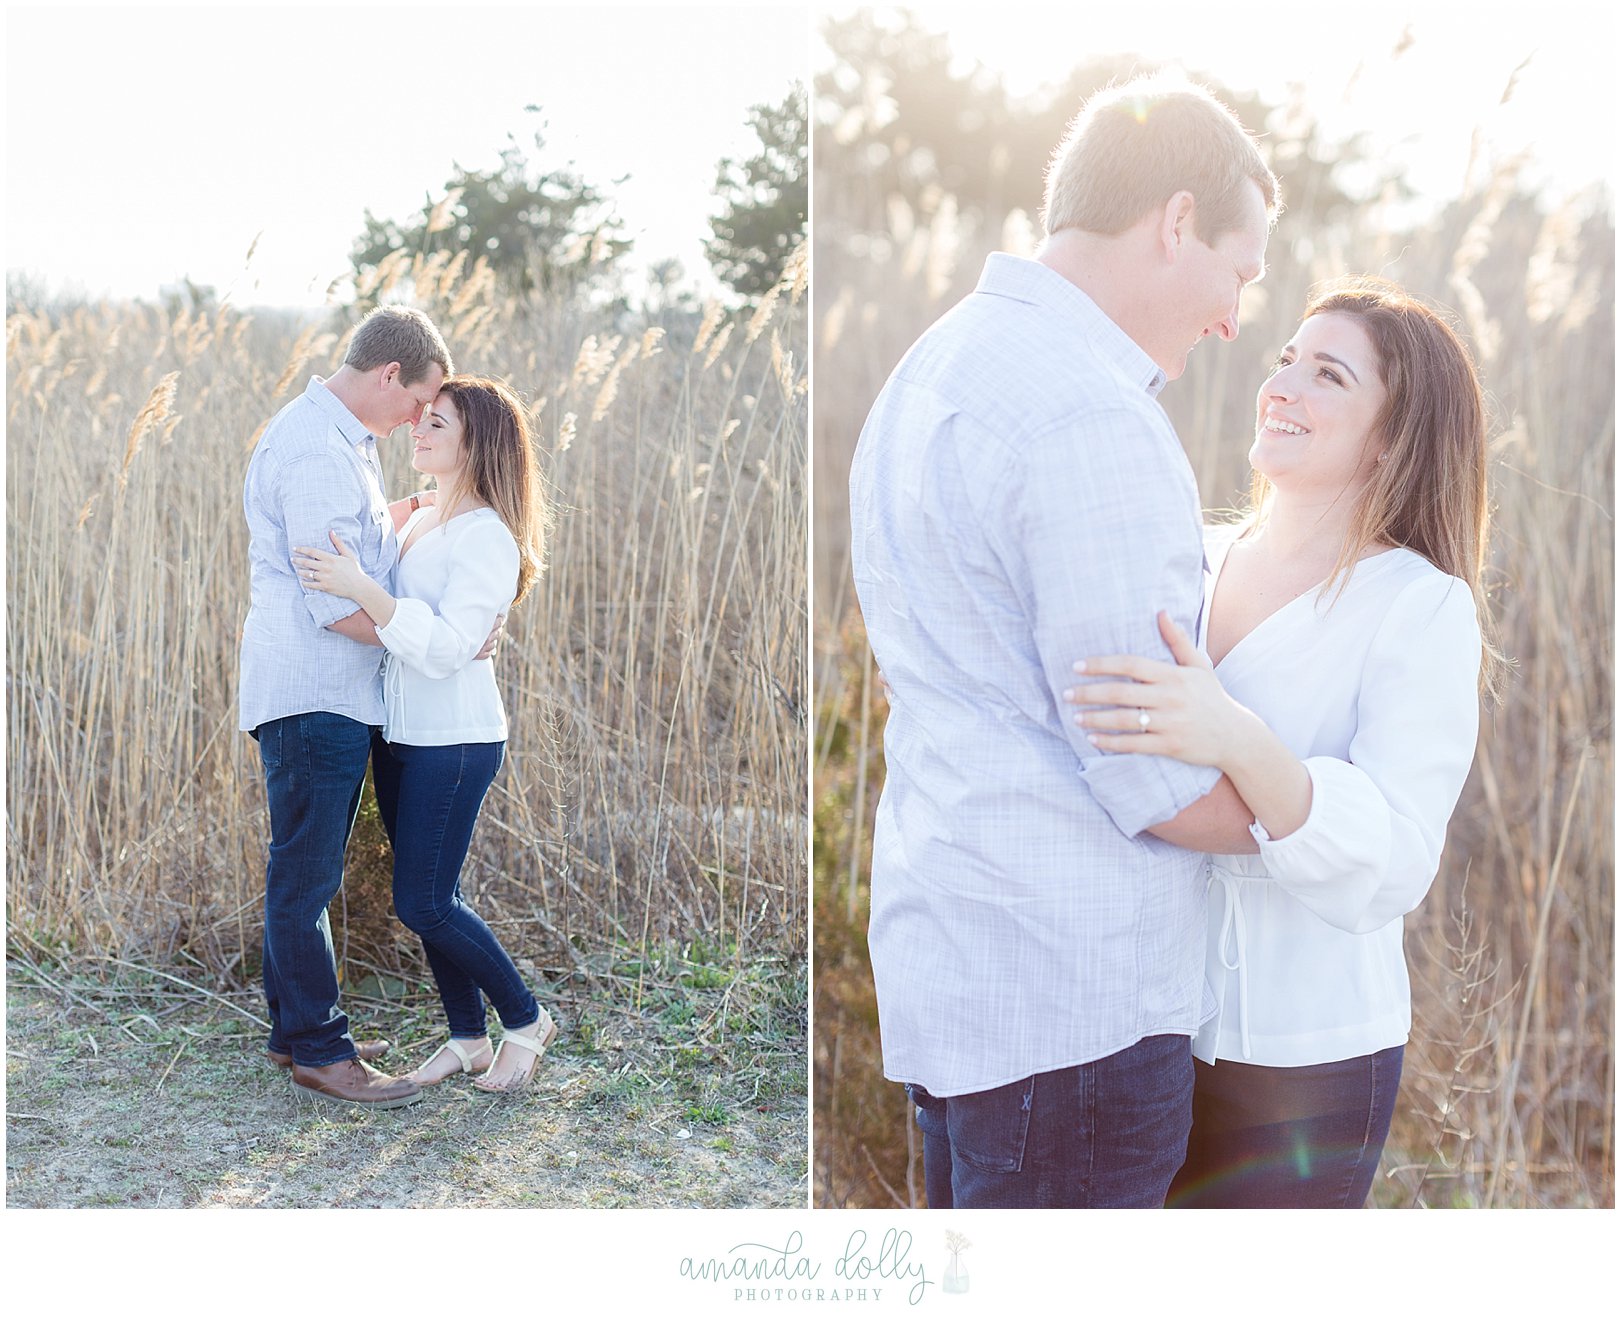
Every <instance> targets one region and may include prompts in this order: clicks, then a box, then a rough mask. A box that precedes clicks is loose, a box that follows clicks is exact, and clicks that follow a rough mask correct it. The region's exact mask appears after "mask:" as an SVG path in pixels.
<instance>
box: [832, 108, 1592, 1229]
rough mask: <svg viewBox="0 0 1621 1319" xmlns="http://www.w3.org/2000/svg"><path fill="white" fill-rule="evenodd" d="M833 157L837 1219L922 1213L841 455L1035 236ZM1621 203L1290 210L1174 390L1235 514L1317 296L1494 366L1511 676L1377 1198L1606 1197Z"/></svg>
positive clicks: (1446, 894) (1417, 921)
mask: <svg viewBox="0 0 1621 1319" xmlns="http://www.w3.org/2000/svg"><path fill="white" fill-rule="evenodd" d="M1268 146H1269V149H1271V150H1274V151H1286V150H1288V149H1289V143H1288V140H1287V137H1285V138H1284V139H1283V140H1282V141H1281V142H1280V141H1277V140H1272V141H1270V142H1269V144H1268ZM817 151H818V154H817V168H818V172H819V173H818V179H817V197H818V207H817V230H816V233H817V245H816V287H817V302H816V316H817V323H816V325H815V327H814V332H815V336H816V339H815V343H816V353H817V358H816V366H815V374H816V381H817V386H816V398H815V405H814V410H813V411H814V457H813V463H814V476H813V490H814V509H813V514H812V518H813V524H814V526H813V534H814V537H815V542H814V543H815V546H816V599H815V602H814V623H813V634H814V638H815V643H814V644H815V669H816V674H817V686H816V692H815V697H814V699H815V708H816V711H817V725H816V745H815V747H814V753H813V754H814V765H813V778H814V787H813V800H814V807H813V809H814V814H815V853H814V855H815V875H814V885H815V891H816V899H815V901H816V925H815V942H816V950H815V967H816V1008H815V1012H816V1018H815V1019H816V1039H815V1055H814V1057H815V1064H814V1066H815V1077H816V1080H815V1096H816V1102H815V1114H814V1119H813V1121H814V1128H815V1150H816V1154H815V1160H816V1167H815V1169H814V1172H813V1178H814V1183H815V1195H816V1198H817V1202H818V1203H819V1204H823V1205H852V1206H854V1205H896V1204H901V1205H905V1204H916V1203H918V1202H919V1201H920V1198H921V1194H922V1189H921V1188H922V1166H921V1142H920V1141H919V1140H918V1139H917V1136H916V1132H915V1130H914V1129H913V1127H912V1124H911V1123H910V1122H909V1118H908V1115H909V1108H908V1104H907V1101H906V1099H905V1096H904V1095H903V1093H902V1091H901V1088H900V1087H899V1086H896V1085H891V1084H889V1083H887V1082H885V1081H884V1080H883V1078H882V1071H881V1064H880V1061H879V1054H878V1039H877V1016H876V1005H875V1003H874V1000H873V991H872V983H871V974H870V970H869V968H868V964H867V960H866V943H865V929H866V903H867V892H866V871H867V865H868V862H869V859H870V839H871V832H870V831H871V822H872V816H873V811H874V809H875V806H876V802H877V797H878V794H879V791H880V790H881V787H882V782H883V763H882V746H881V739H882V728H883V720H884V703H883V699H882V696H881V695H880V693H879V691H878V689H877V683H876V679H875V675H874V672H873V668H872V664H871V659H870V655H869V652H868V651H867V648H866V645H865V642H864V639H863V633H862V631H861V625H860V615H859V611H858V610H857V608H856V605H855V601H854V594H853V590H852V589H851V587H850V582H849V557H848V512H847V483H848V474H849V462H850V456H851V453H852V452H853V449H854V446H855V442H856V438H857V436H858V434H859V433H860V429H861V425H862V422H863V420H864V419H865V416H866V413H867V410H868V408H869V406H870V404H871V402H872V399H873V398H874V397H875V395H876V394H877V391H878V389H879V388H880V387H881V385H882V384H883V381H884V379H885V378H886V376H887V375H888V373H889V371H890V370H891V368H892V367H893V366H894V364H895V363H896V362H897V361H898V360H899V358H900V356H901V354H902V353H904V351H905V350H906V348H907V347H909V346H910V344H911V343H912V341H913V340H914V339H915V338H916V337H917V336H918V335H919V334H920V333H921V332H922V331H923V330H924V329H925V328H926V327H927V326H928V325H929V324H930V323H931V322H932V321H933V320H935V319H936V318H937V317H938V316H940V315H941V314H942V313H943V312H944V311H945V310H946V309H947V308H948V307H950V306H951V305H952V304H953V303H954V302H955V301H957V300H958V299H960V298H961V297H962V296H963V295H965V294H966V293H967V292H968V291H969V290H970V289H971V288H972V287H973V285H974V282H975V281H976V280H977V278H978V275H979V270H980V267H981V264H982V261H983V257H984V254H985V253H986V252H988V251H991V250H994V249H996V248H998V247H1006V246H1007V245H1008V243H1010V242H1011V244H1012V245H1013V246H1014V247H1015V248H1017V247H1018V246H1019V245H1021V243H1023V242H1025V241H1027V236H1028V232H1029V229H1028V224H1027V223H1026V224H1023V225H1022V226H1021V223H1020V221H1019V217H1017V216H1009V217H1007V218H1008V220H1009V224H1008V234H1007V235H1006V236H1004V234H1003V232H1002V229H1003V218H1004V217H1003V215H993V216H992V217H990V219H989V220H980V221H978V222H975V223H969V222H965V220H964V219H963V218H962V217H960V216H959V215H958V212H957V208H956V206H955V203H954V201H953V199H952V198H950V197H949V196H946V197H940V196H938V195H936V196H935V197H934V198H933V199H932V206H931V208H930V209H929V210H928V211H927V212H925V211H924V209H923V208H921V207H918V206H914V205H909V204H908V202H907V201H906V200H905V199H903V198H901V197H898V196H894V195H890V196H873V195H871V189H870V188H869V187H868V186H867V185H866V180H867V178H868V177H869V171H867V170H866V169H865V168H864V167H863V166H862V165H861V164H860V163H859V162H858V161H857V160H856V159H854V158H853V153H852V154H845V153H842V152H841V149H840V147H839V145H838V142H837V140H836V137H835V135H834V134H832V133H829V132H821V131H819V133H818V138H817ZM1278 168H1279V172H1280V175H1281V177H1282V178H1283V182H1284V187H1285V196H1286V201H1287V200H1289V197H1290V194H1289V192H1288V189H1289V180H1290V174H1289V170H1288V167H1287V165H1286V164H1280V165H1279V166H1278ZM824 174H825V175H826V176H828V177H827V178H826V179H824V177H823V175H824ZM841 198H842V199H848V200H847V202H846V204H844V205H842V206H841V204H840V199H841ZM1307 200H1308V201H1309V199H1307ZM1290 205H1291V206H1293V207H1295V208H1296V210H1297V211H1298V210H1300V209H1301V199H1300V198H1299V197H1298V196H1296V197H1294V199H1293V200H1292V201H1291V202H1290ZM1612 206H1613V203H1612V202H1610V201H1609V200H1608V198H1607V197H1601V196H1597V195H1593V196H1588V197H1586V198H1584V199H1578V200H1577V201H1575V202H1573V203H1571V204H1569V205H1566V206H1563V207H1559V208H1555V209H1552V210H1549V209H1548V208H1546V207H1544V206H1539V205H1537V204H1536V203H1535V201H1534V199H1533V198H1531V197H1528V196H1526V195H1524V194H1522V193H1521V192H1520V191H1518V189H1517V187H1516V181H1515V175H1514V172H1513V170H1512V169H1509V170H1505V171H1501V172H1499V174H1498V175H1497V177H1495V178H1493V179H1492V180H1491V181H1490V182H1489V183H1487V184H1486V185H1485V186H1483V187H1482V188H1480V189H1479V190H1477V191H1475V192H1473V193H1471V194H1470V195H1467V196H1464V197H1462V198H1460V199H1458V200H1457V201H1455V202H1454V203H1453V204H1451V205H1449V206H1448V207H1446V208H1445V210H1444V211H1443V212H1441V213H1440V214H1438V215H1436V216H1434V217H1433V218H1431V219H1430V220H1428V221H1426V222H1425V223H1423V224H1422V225H1420V226H1418V227H1417V228H1413V229H1411V230H1409V229H1402V230H1397V229H1395V228H1394V227H1393V226H1392V222H1391V221H1390V220H1389V218H1388V217H1387V215H1386V213H1385V212H1384V211H1383V210H1382V209H1381V208H1380V207H1378V206H1372V207H1368V208H1365V209H1364V210H1362V211H1361V212H1359V213H1356V214H1354V215H1353V216H1352V219H1351V222H1350V223H1348V224H1341V225H1339V226H1335V227H1325V229H1324V230H1323V231H1320V232H1312V233H1307V232H1304V231H1302V229H1301V228H1300V227H1299V224H1298V220H1297V219H1296V218H1293V217H1292V216H1291V213H1290V211H1287V210H1286V211H1285V213H1284V215H1283V218H1282V220H1281V223H1280V227H1279V229H1278V232H1277V234H1276V235H1275V237H1274V239H1273V241H1272V246H1271V252H1270V254H1269V266H1270V271H1269V273H1268V275H1267V277H1266V280H1265V282H1264V283H1263V284H1261V285H1260V286H1258V287H1257V288H1255V289H1254V290H1253V291H1252V292H1251V293H1250V294H1246V298H1245V304H1244V309H1243V333H1242V336H1241V338H1240V339H1239V340H1238V342H1237V343H1236V344H1233V345H1213V346H1206V347H1205V348H1202V349H1201V350H1200V351H1199V352H1197V353H1195V354H1194V355H1193V358H1192V359H1191V362H1190V366H1189V370H1188V372H1187V374H1186V375H1185V376H1184V377H1183V378H1182V379H1181V380H1179V381H1176V382H1173V383H1172V384H1171V385H1170V386H1168V387H1167V389H1166V390H1165V392H1164V393H1163V394H1162V395H1161V402H1162V403H1163V404H1164V405H1165V407H1166V409H1167V411H1168V412H1169V413H1170V415H1171V419H1172V421H1173V422H1174V423H1175V425H1176V427H1177V430H1178V433H1179V434H1180V435H1181V437H1182V439H1183V442H1184V444H1185V445H1186V447H1187V449H1188V452H1189V455H1190V457H1191V459H1192V463H1193V467H1194V471H1195V474H1196V476H1197V478H1198V482H1199V488H1200V492H1201V495H1202V497H1203V499H1204V502H1205V504H1206V506H1207V507H1209V508H1212V509H1219V508H1225V507H1229V506H1234V505H1235V504H1236V503H1237V501H1239V500H1240V499H1241V493H1240V492H1241V491H1242V490H1243V489H1244V488H1245V487H1246V485H1247V465H1246V462H1245V453H1246V450H1247V448H1248V443H1249V437H1250V435H1251V430H1252V426H1253V419H1254V413H1253V406H1254V403H1253V400H1254V397H1255V389H1256V387H1257V386H1258V384H1259V383H1260V381H1261V380H1262V379H1263V378H1264V376H1265V374H1266V368H1267V364H1268V362H1269V361H1270V360H1271V359H1272V358H1273V357H1274V356H1275V355H1276V353H1277V351H1278V349H1279V347H1280V346H1281V345H1282V344H1283V343H1284V342H1285V341H1286V340H1287V339H1288V337H1289V336H1290V335H1291V334H1292V333H1293V331H1294V327H1295V325H1296V323H1297V321H1298V316H1299V312H1300V309H1301V307H1302V306H1303V305H1304V302H1305V293H1306V290H1307V288H1308V287H1309V286H1310V285H1311V284H1312V283H1313V282H1315V281H1317V280H1320V279H1324V278H1328V277H1331V276H1335V275H1338V274H1342V273H1346V272H1364V271H1369V272H1374V273H1379V274H1383V275H1385V276H1387V277H1389V278H1392V279H1395V280H1397V281H1399V282H1401V283H1403V284H1405V285H1406V286H1407V287H1408V288H1409V289H1410V290H1412V291H1413V292H1415V293H1417V294H1419V295H1420V296H1422V297H1425V298H1427V299H1429V300H1431V301H1432V302H1434V303H1436V304H1439V305H1441V306H1443V307H1445V308H1448V309H1451V310H1452V311H1454V312H1455V313H1456V315H1457V317H1458V319H1459V321H1460V324H1461V327H1462V329H1463V331H1464V333H1465V335H1466V337H1467V339H1468V340H1469V342H1470V343H1471V345H1472V347H1473V350H1474V352H1475V354H1476V356H1477V360H1478V362H1479V364H1480V368H1481V374H1482V379H1483V383H1484V385H1485V388H1486V391H1487V394H1488V402H1489V405H1490V407H1491V412H1492V425H1491V436H1490V445H1491V499H1492V503H1493V508H1494V512H1493V525H1494V530H1493V538H1492V553H1491V560H1490V569H1489V574H1488V583H1489V589H1490V593H1491V600H1492V607H1493V610H1494V615H1495V621H1496V625H1497V628H1498V632H1499V637H1500V641H1501V645H1502V648H1503V650H1504V652H1505V653H1506V654H1507V655H1508V656H1509V657H1510V658H1511V659H1512V661H1513V670H1512V673H1511V675H1510V677H1509V680H1508V682H1507V687H1506V694H1505V697H1504V700H1503V702H1502V703H1501V705H1498V706H1496V707H1489V708H1487V709H1486V710H1485V711H1484V713H1483V719H1482V731H1481V737H1480V743H1479V750H1478V754H1477V757H1476V761H1475V766H1474V769H1473V771H1472V773H1471V775H1470V778H1469V782H1468V785H1467V787H1466V788H1465V791H1464V796H1463V800H1462V802H1461V804H1460V806H1459V808H1458V811H1457V813H1456V815H1455V816H1454V818H1453V821H1452V825H1451V829H1450V833H1449V835H1448V846H1447V849H1446V853H1445V857H1444V859H1443V862H1442V869H1441V874H1440V876H1439V878H1438V879H1437V880H1436V882H1435V886H1434V888H1433V889H1432V890H1431V892H1430V894H1429V897H1428V898H1427V899H1426V901H1425V903H1424V904H1423V906H1422V907H1421V908H1420V909H1419V911H1418V912H1417V913H1416V914H1415V915H1414V916H1412V917H1409V918H1408V922H1407V939H1406V946H1407V954H1408V962H1409V965H1410V967H1411V970H1412V976H1413V982H1414V994H1415V1004H1414V1012H1415V1025H1414V1031H1413V1037H1412V1042H1411V1044H1410V1046H1409V1048H1408V1052H1407V1060H1406V1072H1405V1075H1404V1078H1403V1084H1402V1092H1401V1099H1400V1102H1399V1107H1398V1112H1397V1116H1396V1123H1395V1127H1394V1130H1393V1132H1392V1135H1391V1139H1390V1142H1389V1144H1388V1146H1387V1148H1386V1154H1385V1161H1384V1165H1383V1167H1382V1169H1381V1175H1380V1176H1379V1178H1378V1179H1377V1180H1376V1183H1375V1189H1374V1196H1373V1202H1374V1203H1377V1204H1382V1205H1428V1206H1437V1205H1460V1206H1462V1205H1470V1206H1510V1205H1512V1206H1534V1205H1564V1206H1576V1205H1610V1204H1613V1202H1614V1169H1615V1151H1614V1148H1613V1132H1614V1130H1615V1108H1614V1085H1613V1075H1614V1071H1613V1066H1614V1060H1613V1041H1614V996H1613V983H1614V949H1613V931H1614V922H1615V916H1614V891H1613V873H1614V837H1613V829H1612V822H1613V810H1614V778H1613V759H1612V755H1613V708H1612V674H1613V663H1612V660H1613V657H1612V653H1611V642H1612V633H1613V623H1614V619H1613V612H1612V600H1613V598H1614V596H1613V592H1614V585H1613V583H1614V578H1613V572H1614V561H1613V543H1614V521H1613V509H1612V499H1611V493H1612V483H1613V473H1614V459H1613V453H1614V440H1615V428H1614V380H1615V376H1614V311H1613V309H1614V228H1613V218H1612V214H1613V213H1612V210H1611V208H1612ZM1021 228H1022V234H1021V232H1020V230H1021Z"/></svg>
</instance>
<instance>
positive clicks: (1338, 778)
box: [1250, 756, 1390, 883]
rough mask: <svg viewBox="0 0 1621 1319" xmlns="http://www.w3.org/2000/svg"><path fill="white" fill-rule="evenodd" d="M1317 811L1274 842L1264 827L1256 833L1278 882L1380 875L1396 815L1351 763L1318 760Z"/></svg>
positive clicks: (1314, 769) (1310, 767)
mask: <svg viewBox="0 0 1621 1319" xmlns="http://www.w3.org/2000/svg"><path fill="white" fill-rule="evenodd" d="M1305 765H1306V772H1307V773H1308V774H1309V775H1311V810H1310V811H1309V812H1308V813H1307V815H1306V822H1305V823H1304V824H1303V825H1301V826H1300V828H1298V829H1296V830H1295V831H1294V832H1293V833H1290V834H1286V835H1285V836H1284V837H1282V838H1277V839H1274V838H1272V837H1271V835H1269V834H1268V833H1267V832H1266V830H1265V829H1264V828H1263V827H1262V826H1261V824H1260V823H1259V821H1257V822H1256V823H1255V824H1254V825H1252V826H1251V827H1250V833H1251V834H1252V835H1253V836H1254V838H1255V841H1256V842H1257V843H1259V844H1260V847H1261V859H1262V860H1263V861H1264V862H1265V863H1266V872H1267V874H1268V875H1270V876H1271V877H1272V878H1273V879H1284V880H1290V881H1293V882H1295V883H1303V882H1310V881H1314V880H1315V881H1322V880H1328V879H1333V878H1335V877H1336V876H1341V875H1344V874H1346V873H1347V872H1350V871H1361V870H1364V869H1377V868H1380V867H1382V866H1383V864H1384V863H1385V860H1386V859H1387V858H1388V856H1389V853H1390V812H1389V807H1388V806H1387V805H1386V803H1385V799H1384V797H1383V796H1382V795H1381V794H1380V792H1379V789H1378V788H1376V787H1375V786H1374V784H1373V780H1371V779H1370V778H1369V777H1368V776H1367V775H1366V774H1365V773H1363V772H1362V771H1361V770H1360V769H1358V768H1357V767H1356V766H1355V765H1353V764H1351V763H1350V762H1349V761H1345V760H1337V759H1335V758H1334V757H1332V756H1312V757H1311V758H1309V759H1308V760H1307V761H1306V762H1305Z"/></svg>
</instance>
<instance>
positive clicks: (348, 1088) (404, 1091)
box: [293, 1058, 422, 1108]
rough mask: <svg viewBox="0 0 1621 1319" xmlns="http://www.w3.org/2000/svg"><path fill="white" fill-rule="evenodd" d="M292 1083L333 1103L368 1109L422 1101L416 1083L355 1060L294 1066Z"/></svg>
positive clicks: (420, 1091)
mask: <svg viewBox="0 0 1621 1319" xmlns="http://www.w3.org/2000/svg"><path fill="white" fill-rule="evenodd" d="M293 1084H294V1085H295V1086H297V1087H298V1088H299V1089H300V1090H303V1091H304V1092H306V1093H307V1094H312V1095H317V1096H319V1097H320V1098H322V1099H328V1100H331V1101H332V1102H333V1103H335V1104H363V1105H365V1106H366V1107H367V1108H399V1107H401V1106H402V1105H405V1104H414V1103H416V1101H417V1100H419V1099H421V1098H422V1087H421V1086H419V1085H418V1084H417V1083H416V1082H415V1081H407V1080H406V1079H405V1078H404V1077H400V1076H387V1075H385V1074H384V1073H382V1072H379V1071H378V1070H377V1069H376V1068H375V1067H368V1066H367V1065H366V1064H365V1063H363V1062H361V1061H360V1059H358V1058H346V1059H344V1060H343V1061H342V1062H341V1063H333V1064H331V1065H330V1066H328V1067H304V1066H301V1065H300V1064H298V1063H294V1064H293Z"/></svg>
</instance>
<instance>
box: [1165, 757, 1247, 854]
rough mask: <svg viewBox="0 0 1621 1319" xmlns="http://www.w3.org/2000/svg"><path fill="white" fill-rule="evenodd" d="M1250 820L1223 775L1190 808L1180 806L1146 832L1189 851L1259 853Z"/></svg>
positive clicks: (1236, 792)
mask: <svg viewBox="0 0 1621 1319" xmlns="http://www.w3.org/2000/svg"><path fill="white" fill-rule="evenodd" d="M1253 818H1254V816H1253V815H1251V814H1250V809H1249V807H1248V806H1246V805H1245V804H1244V799H1243V798H1242V797H1240V796H1239V795H1238V789H1237V788H1235V787H1233V781H1232V780H1231V779H1230V778H1228V777H1227V776H1226V775H1225V774H1223V775H1222V776H1221V778H1220V779H1218V780H1217V781H1216V786H1215V787H1214V788H1212V789H1211V790H1210V791H1209V792H1207V793H1206V794H1205V795H1204V796H1203V797H1201V798H1199V800H1198V801H1196V802H1194V803H1193V805H1191V806H1187V807H1184V808H1183V809H1182V810H1181V811H1180V812H1179V813H1178V814H1176V815H1173V816H1172V817H1171V818H1170V819H1169V820H1166V821H1165V823H1164V824H1155V825H1150V826H1149V828H1148V832H1149V833H1151V834H1153V835H1154V837H1155V838H1163V839H1164V840H1165V841H1166V842H1167V843H1175V844H1176V845H1177V846H1178V847H1185V848H1187V849H1188V851H1190V852H1215V853H1217V854H1219V855H1222V856H1242V855H1245V854H1254V853H1256V852H1259V851H1260V850H1261V848H1260V844H1258V843H1257V842H1256V841H1255V837H1254V835H1252V834H1251V833H1250V828H1249V827H1250V821H1251V820H1252V819H1253Z"/></svg>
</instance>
